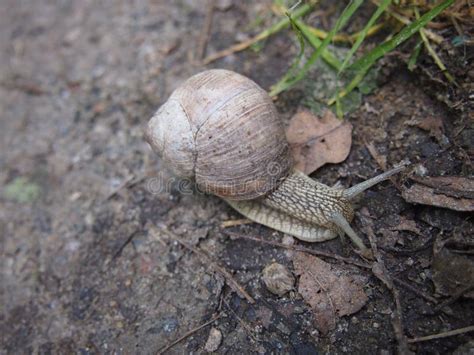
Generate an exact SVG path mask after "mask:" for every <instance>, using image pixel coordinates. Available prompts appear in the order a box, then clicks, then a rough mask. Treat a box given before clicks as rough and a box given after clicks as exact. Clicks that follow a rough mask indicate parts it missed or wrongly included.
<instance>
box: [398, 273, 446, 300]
mask: <svg viewBox="0 0 474 355" xmlns="http://www.w3.org/2000/svg"><path fill="white" fill-rule="evenodd" d="M392 279H393V281H395V283H397V284H399V285H400V286H402V287H404V288H406V289H407V290H410V291H411V292H413V293H414V294H417V295H418V296H420V297H421V298H424V299H425V300H427V301H428V302H431V303H434V304H438V300H437V299H436V298H434V297H431V296H430V295H427V294H426V293H424V292H423V291H421V290H419V289H417V288H416V287H414V286H413V285H410V284H409V283H407V282H405V281H403V280H401V279H399V278H398V277H395V276H393V277H392Z"/></svg>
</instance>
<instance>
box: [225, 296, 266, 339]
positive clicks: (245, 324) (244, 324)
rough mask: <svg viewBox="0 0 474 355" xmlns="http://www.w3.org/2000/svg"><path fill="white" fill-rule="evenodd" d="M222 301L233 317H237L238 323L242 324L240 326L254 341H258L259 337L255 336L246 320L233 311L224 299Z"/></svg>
mask: <svg viewBox="0 0 474 355" xmlns="http://www.w3.org/2000/svg"><path fill="white" fill-rule="evenodd" d="M224 303H225V305H226V306H227V308H228V309H229V310H230V311H231V312H232V314H233V315H234V317H235V318H236V319H237V321H238V322H239V323H240V325H242V327H243V328H244V329H245V330H246V331H247V332H248V334H249V336H250V337H251V338H252V339H253V340H254V341H255V342H258V341H260V339H259V338H258V337H257V336H255V335H254V334H253V330H252V328H251V327H250V326H249V325H248V324H247V322H245V321H244V320H243V319H242V318H240V317H239V316H238V315H237V313H235V311H234V310H233V309H232V308H231V307H230V305H229V304H228V303H227V302H226V301H225V300H224Z"/></svg>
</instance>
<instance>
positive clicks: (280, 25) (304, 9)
mask: <svg viewBox="0 0 474 355" xmlns="http://www.w3.org/2000/svg"><path fill="white" fill-rule="evenodd" d="M313 7H314V4H313V3H308V4H304V5H302V6H301V7H300V8H299V9H297V10H296V11H295V12H294V13H293V14H292V16H293V19H297V18H300V17H302V16H304V15H306V14H307V13H309V12H310V11H311V10H312V9H313ZM289 24H290V20H289V19H288V18H284V19H283V20H281V21H279V22H277V23H276V24H274V25H273V26H271V27H270V28H267V29H266V30H264V31H262V32H260V33H259V34H258V35H256V36H254V37H252V38H250V39H249V40H247V41H244V42H241V43H237V44H234V45H233V46H230V47H229V48H226V49H223V50H221V51H219V52H216V53H214V54H211V55H210V56H208V57H207V58H205V59H204V60H203V61H202V63H203V64H209V63H211V62H213V61H215V60H217V59H219V58H222V57H225V56H227V55H229V54H232V53H235V52H240V51H243V50H244V49H246V48H248V47H250V46H251V45H253V44H255V43H257V42H259V41H261V40H263V39H266V38H268V37H270V36H272V35H274V34H275V33H277V32H280V31H281V30H282V29H284V28H286V27H288V25H289Z"/></svg>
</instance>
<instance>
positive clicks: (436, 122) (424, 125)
mask: <svg viewBox="0 0 474 355" xmlns="http://www.w3.org/2000/svg"><path fill="white" fill-rule="evenodd" d="M407 124H408V125H409V126H417V127H419V128H421V129H422V130H424V131H427V132H429V133H430V136H432V137H435V138H436V139H439V138H440V137H441V135H442V134H443V121H442V119H441V117H434V116H428V117H426V118H424V119H423V120H421V121H419V120H411V121H408V122H407Z"/></svg>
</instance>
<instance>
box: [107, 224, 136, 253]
mask: <svg viewBox="0 0 474 355" xmlns="http://www.w3.org/2000/svg"><path fill="white" fill-rule="evenodd" d="M137 233H138V231H137V230H135V231H133V232H132V233H130V235H129V236H128V237H127V239H126V240H125V241H124V242H123V243H122V244H121V245H120V247H119V248H118V249H117V251H116V252H115V253H114V255H113V256H112V260H115V259H117V258H118V257H119V256H120V255H121V254H122V251H123V250H124V249H125V247H126V246H127V245H128V244H130V243H131V241H132V240H133V238H134V237H135V236H136V235H137Z"/></svg>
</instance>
